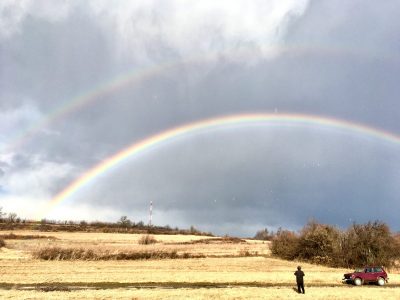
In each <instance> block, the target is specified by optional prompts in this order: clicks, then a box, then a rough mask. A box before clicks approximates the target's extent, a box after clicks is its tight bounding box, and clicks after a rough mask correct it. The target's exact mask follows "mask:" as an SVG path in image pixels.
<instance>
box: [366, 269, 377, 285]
mask: <svg viewBox="0 0 400 300" xmlns="http://www.w3.org/2000/svg"><path fill="white" fill-rule="evenodd" d="M375 280H376V275H375V270H374V268H365V270H364V281H366V282H370V281H375Z"/></svg>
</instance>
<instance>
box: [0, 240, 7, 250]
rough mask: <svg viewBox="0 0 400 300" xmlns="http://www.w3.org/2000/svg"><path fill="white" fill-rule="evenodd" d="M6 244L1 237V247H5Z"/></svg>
mask: <svg viewBox="0 0 400 300" xmlns="http://www.w3.org/2000/svg"><path fill="white" fill-rule="evenodd" d="M5 246H6V242H4V240H3V239H0V248H2V247H5Z"/></svg>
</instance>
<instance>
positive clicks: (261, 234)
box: [254, 228, 274, 241]
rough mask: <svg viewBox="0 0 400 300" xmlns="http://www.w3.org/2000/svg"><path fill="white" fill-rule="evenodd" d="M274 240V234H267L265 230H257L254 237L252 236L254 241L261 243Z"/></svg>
mask: <svg viewBox="0 0 400 300" xmlns="http://www.w3.org/2000/svg"><path fill="white" fill-rule="evenodd" d="M273 238H274V233H273V232H271V233H270V232H269V231H268V229H267V228H265V229H262V230H259V231H257V232H256V235H255V236H254V239H255V240H261V241H271V240H272V239H273Z"/></svg>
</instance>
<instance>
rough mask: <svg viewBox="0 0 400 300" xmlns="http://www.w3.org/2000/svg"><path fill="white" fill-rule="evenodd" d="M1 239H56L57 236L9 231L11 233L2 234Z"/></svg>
mask: <svg viewBox="0 0 400 300" xmlns="http://www.w3.org/2000/svg"><path fill="white" fill-rule="evenodd" d="M0 239H4V240H36V239H47V240H56V239H57V238H56V237H54V236H46V235H19V234H14V233H9V234H0Z"/></svg>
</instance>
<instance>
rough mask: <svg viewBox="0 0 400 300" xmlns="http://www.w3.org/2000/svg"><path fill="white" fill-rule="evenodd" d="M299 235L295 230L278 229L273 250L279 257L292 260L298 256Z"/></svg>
mask: <svg viewBox="0 0 400 300" xmlns="http://www.w3.org/2000/svg"><path fill="white" fill-rule="evenodd" d="M298 248H299V237H298V236H297V235H296V233H295V232H293V231H289V230H283V229H281V228H279V229H278V231H277V232H276V235H275V237H274V239H273V240H272V244H271V252H272V254H273V255H276V256H278V257H281V258H284V259H288V260H292V259H294V258H296V257H297V256H298Z"/></svg>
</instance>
